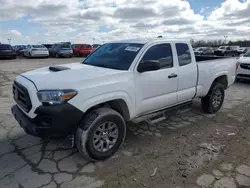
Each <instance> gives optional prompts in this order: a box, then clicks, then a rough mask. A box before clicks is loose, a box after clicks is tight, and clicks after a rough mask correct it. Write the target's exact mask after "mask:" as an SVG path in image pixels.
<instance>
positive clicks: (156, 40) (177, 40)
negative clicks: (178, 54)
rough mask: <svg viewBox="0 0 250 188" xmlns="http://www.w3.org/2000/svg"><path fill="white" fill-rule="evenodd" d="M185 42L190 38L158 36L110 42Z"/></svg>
mask: <svg viewBox="0 0 250 188" xmlns="http://www.w3.org/2000/svg"><path fill="white" fill-rule="evenodd" d="M158 41H162V42H168V43H171V42H184V43H189V40H180V39H164V38H157V39H127V40H118V41H111V42H109V43H136V44H146V43H153V42H158Z"/></svg>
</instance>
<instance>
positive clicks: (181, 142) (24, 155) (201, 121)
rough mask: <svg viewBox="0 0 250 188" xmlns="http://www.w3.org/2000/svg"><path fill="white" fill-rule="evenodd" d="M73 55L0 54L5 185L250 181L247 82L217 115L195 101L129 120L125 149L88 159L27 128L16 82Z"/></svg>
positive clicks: (229, 186)
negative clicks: (159, 117) (157, 117)
mask: <svg viewBox="0 0 250 188" xmlns="http://www.w3.org/2000/svg"><path fill="white" fill-rule="evenodd" d="M80 60H81V59H80V58H71V59H53V58H52V59H28V60H26V59H17V60H1V61H0V96H1V97H0V104H1V105H0V148H1V149H0V169H1V170H0V188H38V187H39V188H55V187H63V188H72V187H74V188H85V187H86V188H98V187H105V188H114V187H122V188H123V187H124V188H131V187H138V188H140V187H150V188H177V187H179V188H184V187H185V188H196V187H215V188H236V187H241V188H246V187H250V134H249V133H250V126H249V122H250V116H249V112H250V83H247V82H241V83H235V84H234V85H233V86H232V87H231V88H230V89H228V90H227V92H226V99H225V103H224V106H223V108H222V109H221V110H220V112H219V113H217V114H216V115H210V114H203V113H202V112H201V110H200V107H199V104H200V103H199V100H196V101H194V103H193V105H192V107H191V108H185V109H181V110H178V111H174V112H166V113H165V118H166V119H165V120H163V121H160V122H153V121H150V120H147V121H143V122H141V123H137V124H136V123H129V124H128V134H127V139H126V141H125V144H124V145H123V147H122V149H121V150H120V151H119V152H118V154H116V155H115V156H114V157H112V158H111V159H109V160H107V161H104V162H97V163H90V162H88V161H85V160H83V159H82V158H81V156H80V155H79V153H78V152H77V151H76V150H75V149H62V148H61V147H60V145H62V143H61V142H59V141H51V140H40V139H39V138H35V137H32V136H29V135H27V134H25V133H24V132H23V130H22V129H21V128H20V127H19V126H18V124H17V123H16V121H15V120H14V119H13V117H12V115H11V112H10V107H11V106H12V104H13V100H12V91H11V87H12V82H13V79H14V78H15V76H16V75H17V74H19V73H22V72H25V71H27V70H31V69H35V68H38V67H43V66H47V65H50V64H63V63H71V62H79V61H80Z"/></svg>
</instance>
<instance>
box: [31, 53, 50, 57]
mask: <svg viewBox="0 0 250 188" xmlns="http://www.w3.org/2000/svg"><path fill="white" fill-rule="evenodd" d="M31 56H32V57H48V56H49V53H31Z"/></svg>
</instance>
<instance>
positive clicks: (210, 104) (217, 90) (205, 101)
mask: <svg viewBox="0 0 250 188" xmlns="http://www.w3.org/2000/svg"><path fill="white" fill-rule="evenodd" d="M218 94H220V95H221V97H219V95H218ZM215 97H216V98H215ZM224 97H225V91H224V86H223V85H222V84H219V83H214V84H213V85H212V87H211V89H210V90H209V92H208V94H207V95H206V96H205V97H203V98H202V99H201V108H202V110H203V111H204V112H206V113H210V114H214V113H216V112H218V111H219V110H220V108H221V106H222V104H223V102H224ZM215 101H216V102H215Z"/></svg>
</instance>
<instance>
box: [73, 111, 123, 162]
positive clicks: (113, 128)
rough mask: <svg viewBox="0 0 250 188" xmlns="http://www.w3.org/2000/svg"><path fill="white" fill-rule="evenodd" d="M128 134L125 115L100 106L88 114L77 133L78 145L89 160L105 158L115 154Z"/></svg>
mask: <svg viewBox="0 0 250 188" xmlns="http://www.w3.org/2000/svg"><path fill="white" fill-rule="evenodd" d="M125 136H126V124H125V121H124V119H123V117H122V116H121V115H120V114H119V113H118V112H117V111H115V110H113V109H110V108H98V109H95V110H93V111H91V112H90V113H89V114H87V115H86V116H85V117H84V118H83V121H82V122H81V124H80V126H79V128H78V129H77V133H76V146H77V149H78V150H79V152H80V153H81V154H82V155H83V156H84V157H85V158H87V159H88V160H91V161H99V160H105V159H107V158H109V157H111V156H112V155H114V154H115V153H116V152H117V151H118V150H119V148H120V146H121V145H122V143H123V141H124V139H125Z"/></svg>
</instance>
